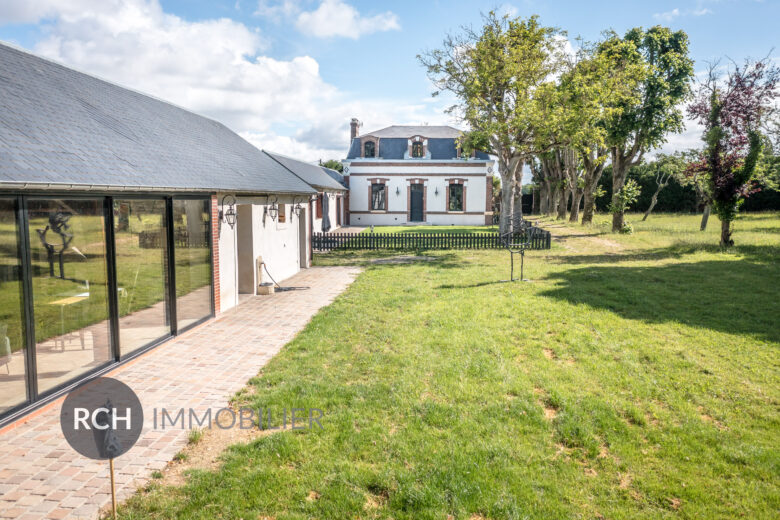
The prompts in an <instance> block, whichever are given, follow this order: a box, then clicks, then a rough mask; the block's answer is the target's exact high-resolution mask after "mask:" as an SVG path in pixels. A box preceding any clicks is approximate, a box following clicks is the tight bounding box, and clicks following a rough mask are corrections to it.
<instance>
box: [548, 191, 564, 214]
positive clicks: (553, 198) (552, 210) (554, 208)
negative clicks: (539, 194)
mask: <svg viewBox="0 0 780 520" xmlns="http://www.w3.org/2000/svg"><path fill="white" fill-rule="evenodd" d="M560 191H561V188H560V187H559V186H558V184H557V183H553V184H552V188H551V189H550V195H549V197H550V200H549V202H548V203H547V214H548V215H551V216H552V215H554V214H556V213H558V199H559V197H558V195H559V193H558V192H560Z"/></svg>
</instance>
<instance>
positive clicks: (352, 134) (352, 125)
mask: <svg viewBox="0 0 780 520" xmlns="http://www.w3.org/2000/svg"><path fill="white" fill-rule="evenodd" d="M359 128H360V121H358V120H357V118H356V117H353V118H352V120H351V121H350V122H349V142H350V143H351V142H352V140H353V139H354V138H356V137H357V136H358V129H359Z"/></svg>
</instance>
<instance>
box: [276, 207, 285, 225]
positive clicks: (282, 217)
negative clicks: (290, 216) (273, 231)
mask: <svg viewBox="0 0 780 520" xmlns="http://www.w3.org/2000/svg"><path fill="white" fill-rule="evenodd" d="M278 218H279V223H283V222H287V204H279V217H278Z"/></svg>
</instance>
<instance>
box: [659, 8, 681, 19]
mask: <svg viewBox="0 0 780 520" xmlns="http://www.w3.org/2000/svg"><path fill="white" fill-rule="evenodd" d="M678 16H680V10H679V9H677V8H674V9H672V10H671V11H666V12H663V13H655V14H654V15H653V18H655V19H656V20H660V21H663V22H671V21H672V20H674V19H675V18H677V17H678Z"/></svg>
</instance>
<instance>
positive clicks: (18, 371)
mask: <svg viewBox="0 0 780 520" xmlns="http://www.w3.org/2000/svg"><path fill="white" fill-rule="evenodd" d="M18 255H19V244H18V233H17V228H16V217H15V214H14V201H13V200H10V199H0V414H2V413H3V412H6V411H7V410H9V409H10V408H13V407H14V406H17V405H20V404H22V403H24V402H25V401H27V386H26V385H27V382H26V378H25V374H26V369H25V344H24V321H23V319H22V299H21V290H22V286H21V279H22V275H21V268H20V266H19V256H18Z"/></svg>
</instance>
